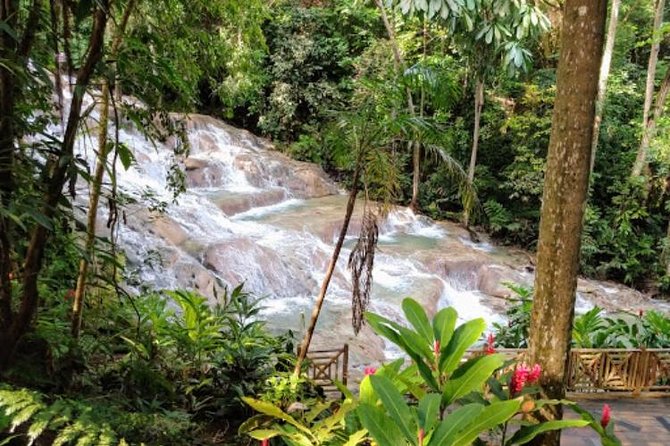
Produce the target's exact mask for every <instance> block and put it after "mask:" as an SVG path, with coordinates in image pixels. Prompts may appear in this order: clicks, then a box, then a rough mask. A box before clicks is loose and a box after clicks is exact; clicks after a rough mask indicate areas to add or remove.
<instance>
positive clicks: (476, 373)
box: [357, 298, 588, 446]
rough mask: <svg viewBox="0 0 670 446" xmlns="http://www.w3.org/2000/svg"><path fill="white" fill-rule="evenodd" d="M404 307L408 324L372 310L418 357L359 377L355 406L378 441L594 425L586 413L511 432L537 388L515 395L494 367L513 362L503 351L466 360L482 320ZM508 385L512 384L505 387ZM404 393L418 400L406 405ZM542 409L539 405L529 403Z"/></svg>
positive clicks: (517, 440) (451, 441)
mask: <svg viewBox="0 0 670 446" xmlns="http://www.w3.org/2000/svg"><path fill="white" fill-rule="evenodd" d="M402 306H403V311H404V313H405V317H406V318H407V321H408V322H409V325H410V328H408V327H406V326H404V325H401V324H398V323H395V322H393V321H390V320H388V319H385V318H383V317H381V316H379V315H376V314H371V313H368V314H367V315H366V317H367V319H368V322H369V323H370V326H371V327H372V329H373V330H374V331H375V332H376V333H378V334H379V335H381V336H383V337H385V338H387V339H388V340H389V341H391V342H393V343H394V344H396V345H397V346H398V347H400V348H401V349H402V350H403V351H404V352H405V353H406V354H407V355H408V356H409V357H410V358H411V359H412V364H411V365H410V366H409V367H407V368H406V369H405V371H400V367H401V365H402V360H400V361H397V362H396V363H392V364H390V365H388V366H385V367H383V368H382V369H380V370H379V371H377V373H375V374H374V375H372V376H368V377H366V378H364V379H363V381H362V382H361V388H360V398H361V402H360V406H359V409H358V410H357V412H358V415H359V417H360V420H361V423H362V425H363V426H364V427H365V428H366V429H367V430H368V432H369V434H370V435H371V436H372V437H373V438H374V439H375V441H376V442H377V443H379V444H408V445H415V446H416V445H422V444H427V445H431V444H435V445H469V444H472V443H473V442H476V441H480V440H478V438H479V437H480V436H481V435H490V434H491V433H492V432H499V431H498V429H499V428H503V427H504V428H503V429H502V437H501V440H500V442H501V444H505V445H508V444H510V445H511V444H524V443H526V442H528V441H530V440H532V438H534V437H535V436H536V435H537V434H538V433H540V432H544V431H547V430H553V429H561V428H566V427H580V426H586V425H587V424H588V422H586V421H583V420H577V421H565V422H561V423H557V424H550V423H539V424H525V425H524V426H523V427H522V428H521V429H520V430H519V432H518V433H517V434H515V435H514V436H512V437H511V438H505V432H506V427H507V424H508V423H509V422H510V421H512V419H513V418H514V417H515V416H516V415H517V414H519V413H520V411H521V405H522V403H523V402H524V400H525V399H526V398H528V397H529V395H531V394H533V393H535V392H537V389H536V388H532V387H527V388H525V389H522V391H521V392H520V393H519V394H516V393H514V392H517V390H512V387H511V379H512V378H511V377H510V375H509V374H507V375H503V377H502V382H499V381H498V380H496V379H495V373H496V372H498V371H500V370H501V369H502V368H503V367H505V366H508V365H509V364H506V362H505V360H504V358H503V356H502V355H499V354H495V353H494V354H488V355H482V356H477V357H472V358H470V359H467V360H465V361H464V359H465V358H464V355H465V354H466V351H467V350H468V349H469V348H471V347H472V345H473V344H474V343H475V342H477V340H478V339H479V337H480V336H481V335H482V333H483V332H484V330H485V324H484V322H483V320H481V319H475V320H472V321H468V322H466V323H464V324H462V325H461V326H459V327H455V324H456V320H457V314H456V312H455V311H454V310H453V309H452V308H444V309H442V310H440V311H438V312H437V313H436V314H435V316H434V317H433V319H432V321H430V320H429V319H428V317H427V315H426V313H425V312H424V310H423V308H422V307H421V306H420V305H419V304H418V303H417V302H416V301H414V300H412V299H409V298H408V299H405V300H404V301H403V304H402ZM417 372H418V377H417ZM514 373H516V372H514ZM411 376H414V377H415V378H410V377H411ZM417 378H418V380H417ZM504 384H507V385H508V386H509V388H508V390H507V391H505V390H503V386H504ZM405 392H409V393H411V394H412V397H413V398H414V399H415V400H416V401H417V402H418V403H417V404H408V402H407V400H406V398H405V397H404V393H405ZM379 403H381V404H379ZM556 403H557V402H543V403H542V404H556ZM536 408H537V407H536V406H535V405H533V409H531V410H535V409H536ZM399 438H402V440H400V442H399V440H398V439H399Z"/></svg>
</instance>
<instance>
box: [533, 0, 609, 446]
mask: <svg viewBox="0 0 670 446" xmlns="http://www.w3.org/2000/svg"><path fill="white" fill-rule="evenodd" d="M606 16H607V0H567V1H566V2H565V6H564V16H563V36H562V43H561V52H560V59H559V64H558V72H557V83H556V100H555V103H554V112H553V119H552V127H551V137H550V141H549V154H548V160H547V172H546V177H545V183H544V193H543V199H542V215H541V220H540V236H539V242H538V253H537V260H538V261H537V273H536V276H535V298H534V304H533V311H532V315H531V328H530V343H529V344H530V345H529V359H530V360H531V361H532V362H533V363H539V364H540V365H541V366H542V370H543V372H542V379H541V385H542V393H543V397H546V398H557V399H561V398H563V397H564V395H565V376H566V365H567V360H568V355H569V349H570V341H571V332H572V321H573V317H574V304H575V291H576V287H577V272H578V268H579V250H580V245H581V232H582V226H583V216H584V208H585V205H586V197H587V189H588V179H589V167H590V160H591V142H592V136H593V119H594V117H595V101H596V95H597V92H598V72H599V68H600V62H601V57H602V51H603V40H604V31H605V19H606ZM543 416H544V417H546V418H547V419H556V418H561V417H562V409H561V408H560V407H554V406H552V407H551V408H548V409H547V410H545V411H544V412H543ZM532 444H534V445H543V446H550V445H551V446H558V445H559V444H560V431H556V432H552V433H548V434H544V435H542V436H541V437H538V438H537V439H536V440H534V442H533V443H532Z"/></svg>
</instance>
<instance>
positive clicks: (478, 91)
mask: <svg viewBox="0 0 670 446" xmlns="http://www.w3.org/2000/svg"><path fill="white" fill-rule="evenodd" d="M474 106H475V125H474V129H473V131H472V151H471V152H470V165H469V167H468V183H469V184H470V185H472V184H473V183H474V181H475V167H477V150H478V148H479V129H480V127H479V126H480V123H481V119H482V109H483V108H484V81H483V80H482V78H480V77H478V78H477V80H476V81H475V101H474ZM463 224H464V225H465V227H466V228H467V227H469V226H470V211H469V210H468V209H466V210H465V211H464V212H463Z"/></svg>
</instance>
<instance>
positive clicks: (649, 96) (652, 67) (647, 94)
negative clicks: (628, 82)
mask: <svg viewBox="0 0 670 446" xmlns="http://www.w3.org/2000/svg"><path fill="white" fill-rule="evenodd" d="M664 8H665V0H656V7H655V14H654V28H653V31H652V42H651V52H650V53H649V66H648V67H647V84H646V87H645V91H644V109H643V110H642V132H643V136H642V141H641V142H640V146H639V147H638V149H637V156H636V157H635V163H634V164H633V169H632V170H631V173H630V176H631V177H633V178H634V177H637V176H640V175H641V174H642V169H643V168H644V167H645V166H646V165H647V151H648V149H649V139H648V138H647V139H645V134H646V128H647V125H648V123H649V112H650V110H651V104H652V102H653V100H654V81H655V80H656V65H657V64H658V53H659V50H660V48H661V39H660V35H659V33H660V29H661V25H662V24H663V11H664Z"/></svg>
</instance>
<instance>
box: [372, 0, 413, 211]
mask: <svg viewBox="0 0 670 446" xmlns="http://www.w3.org/2000/svg"><path fill="white" fill-rule="evenodd" d="M375 4H376V5H377V8H378V9H379V12H380V14H381V17H382V22H383V23H384V28H385V29H386V34H387V35H388V38H389V42H390V43H391V49H392V51H393V61H394V66H395V70H396V75H398V76H401V75H402V73H403V70H404V69H405V60H404V58H403V57H402V53H401V52H400V47H399V46H398V41H397V40H396V38H395V30H394V29H393V25H392V24H391V21H390V20H389V18H388V15H387V14H386V8H385V7H384V4H383V3H382V1H381V0H375ZM424 26H425V25H424ZM424 34H425V29H424ZM424 39H425V35H424ZM424 45H425V40H424ZM424 51H425V49H424ZM406 93H407V108H409V113H410V115H412V116H415V114H416V110H415V108H414V99H412V92H411V90H410V89H409V88H407V89H406ZM407 147H408V148H409V149H410V150H412V165H413V168H412V199H411V201H410V203H409V207H410V208H411V209H412V210H413V211H417V210H418V209H419V183H420V179H421V144H419V143H418V142H416V141H410V143H409V144H408V145H407Z"/></svg>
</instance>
